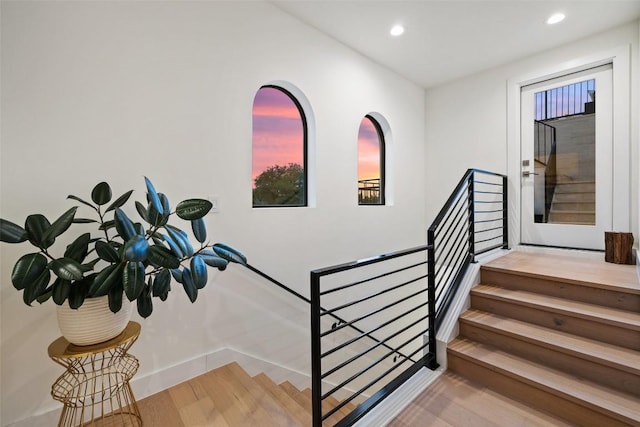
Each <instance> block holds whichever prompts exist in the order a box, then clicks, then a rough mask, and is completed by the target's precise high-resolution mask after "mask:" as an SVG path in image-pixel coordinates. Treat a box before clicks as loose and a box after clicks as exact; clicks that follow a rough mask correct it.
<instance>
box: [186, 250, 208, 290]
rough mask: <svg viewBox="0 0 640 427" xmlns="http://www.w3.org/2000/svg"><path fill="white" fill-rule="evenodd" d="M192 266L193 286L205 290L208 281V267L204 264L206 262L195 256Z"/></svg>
mask: <svg viewBox="0 0 640 427" xmlns="http://www.w3.org/2000/svg"><path fill="white" fill-rule="evenodd" d="M190 266H191V278H192V279H193V284H194V285H195V286H196V288H198V289H202V288H204V287H205V285H206V284H207V280H208V275H207V265H206V264H205V263H204V260H203V259H202V257H201V256H199V255H195V256H194V257H193V258H191V263H190Z"/></svg>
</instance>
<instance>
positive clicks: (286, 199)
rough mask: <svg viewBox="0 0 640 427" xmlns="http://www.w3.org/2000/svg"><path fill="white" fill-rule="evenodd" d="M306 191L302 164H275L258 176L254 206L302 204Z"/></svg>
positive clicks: (254, 190) (255, 184) (254, 191)
mask: <svg viewBox="0 0 640 427" xmlns="http://www.w3.org/2000/svg"><path fill="white" fill-rule="evenodd" d="M304 191H305V183H304V170H303V169H302V166H300V165H299V164H297V163H289V164H288V165H287V166H281V165H274V166H271V167H270V168H268V169H266V170H265V171H264V172H262V173H261V174H260V175H258V176H257V177H256V179H255V182H254V188H253V206H302V205H304Z"/></svg>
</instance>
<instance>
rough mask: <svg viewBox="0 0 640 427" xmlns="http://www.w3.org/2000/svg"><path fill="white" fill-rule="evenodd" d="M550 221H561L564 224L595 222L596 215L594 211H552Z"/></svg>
mask: <svg viewBox="0 0 640 427" xmlns="http://www.w3.org/2000/svg"><path fill="white" fill-rule="evenodd" d="M549 222H552V223H553V222H560V223H563V224H595V223H596V215H595V213H593V212H569V211H567V212H563V211H551V212H550V213H549Z"/></svg>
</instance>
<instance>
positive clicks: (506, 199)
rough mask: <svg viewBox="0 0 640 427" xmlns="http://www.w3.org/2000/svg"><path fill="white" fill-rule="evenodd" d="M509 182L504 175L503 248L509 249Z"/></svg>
mask: <svg viewBox="0 0 640 427" xmlns="http://www.w3.org/2000/svg"><path fill="white" fill-rule="evenodd" d="M508 187H509V182H508V181H507V176H506V175H505V176H503V177H502V249H509V190H508Z"/></svg>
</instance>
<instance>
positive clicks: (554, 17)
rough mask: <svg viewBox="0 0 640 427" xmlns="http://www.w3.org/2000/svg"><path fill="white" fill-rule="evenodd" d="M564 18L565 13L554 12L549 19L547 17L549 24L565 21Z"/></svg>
mask: <svg viewBox="0 0 640 427" xmlns="http://www.w3.org/2000/svg"><path fill="white" fill-rule="evenodd" d="M564 18H565V16H564V13H554V14H553V15H551V16H550V17H549V19H547V24H549V25H553V24H557V23H558V22H561V21H564Z"/></svg>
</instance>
